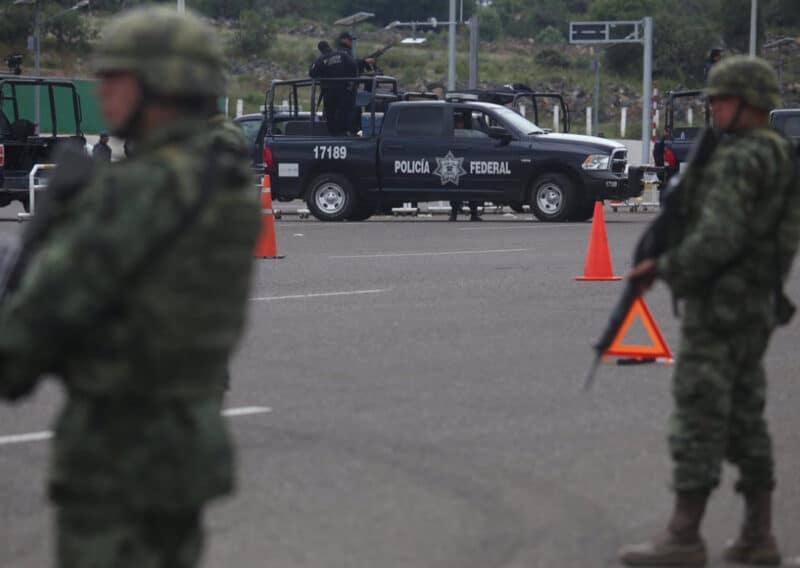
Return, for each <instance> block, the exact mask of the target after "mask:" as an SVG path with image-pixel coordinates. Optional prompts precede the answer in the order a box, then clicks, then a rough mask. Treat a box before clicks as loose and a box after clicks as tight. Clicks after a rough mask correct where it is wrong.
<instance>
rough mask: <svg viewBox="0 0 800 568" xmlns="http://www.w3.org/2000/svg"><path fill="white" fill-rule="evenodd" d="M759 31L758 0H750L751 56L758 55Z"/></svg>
mask: <svg viewBox="0 0 800 568" xmlns="http://www.w3.org/2000/svg"><path fill="white" fill-rule="evenodd" d="M757 32H758V0H750V57H755V55H756V42H757V39H758V38H757Z"/></svg>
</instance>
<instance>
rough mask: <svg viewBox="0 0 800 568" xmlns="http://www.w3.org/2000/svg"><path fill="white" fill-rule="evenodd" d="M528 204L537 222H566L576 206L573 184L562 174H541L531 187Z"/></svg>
mask: <svg viewBox="0 0 800 568" xmlns="http://www.w3.org/2000/svg"><path fill="white" fill-rule="evenodd" d="M529 203H530V206H531V211H532V212H533V214H534V216H535V217H536V218H537V219H539V221H566V220H567V219H569V218H570V215H571V214H572V210H573V209H574V208H575V206H576V205H577V195H576V191H575V184H574V183H573V182H572V180H570V179H569V178H568V177H567V176H565V175H564V174H559V173H550V174H543V175H541V176H539V177H538V178H536V180H535V181H534V182H533V184H532V186H531V195H530V202H529Z"/></svg>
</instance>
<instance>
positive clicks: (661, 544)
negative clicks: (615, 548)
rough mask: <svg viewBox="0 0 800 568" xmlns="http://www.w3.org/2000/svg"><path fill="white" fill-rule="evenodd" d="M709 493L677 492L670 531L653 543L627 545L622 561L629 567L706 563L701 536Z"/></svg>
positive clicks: (704, 546)
mask: <svg viewBox="0 0 800 568" xmlns="http://www.w3.org/2000/svg"><path fill="white" fill-rule="evenodd" d="M708 495H709V492H708V491H686V492H679V493H677V494H676V496H675V509H674V511H673V513H672V519H670V521H669V524H668V525H667V529H666V531H664V532H663V533H662V534H660V535H658V536H657V537H655V538H654V539H653V540H651V541H650V542H645V543H643V544H634V545H630V546H625V547H623V548H622V550H620V553H619V559H620V562H622V563H623V564H625V565H626V566H705V565H706V561H707V554H706V545H705V542H703V539H702V537H701V536H700V523H701V521H702V520H703V515H704V514H705V511H706V502H707V501H708Z"/></svg>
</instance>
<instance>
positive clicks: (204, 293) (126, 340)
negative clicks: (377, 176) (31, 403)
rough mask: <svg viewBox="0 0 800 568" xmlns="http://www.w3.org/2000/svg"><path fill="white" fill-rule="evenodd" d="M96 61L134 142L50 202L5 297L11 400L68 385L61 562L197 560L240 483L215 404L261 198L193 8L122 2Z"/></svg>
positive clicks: (55, 461)
mask: <svg viewBox="0 0 800 568" xmlns="http://www.w3.org/2000/svg"><path fill="white" fill-rule="evenodd" d="M94 66H95V70H96V73H97V75H98V78H99V96H100V100H101V103H102V109H103V112H104V114H105V117H106V121H107V123H108V124H109V126H110V127H111V128H110V129H111V132H112V133H113V134H114V135H116V136H121V137H124V138H129V139H131V140H132V141H133V142H134V144H135V148H136V151H135V154H134V156H133V157H131V158H129V159H127V160H124V161H121V162H117V163H114V164H103V165H100V166H97V167H96V169H95V170H94V172H93V173H91V174H90V175H87V176H84V177H83V179H81V180H80V183H79V184H78V186H79V187H78V188H77V191H76V192H75V195H74V196H73V197H72V198H71V199H69V200H63V201H61V202H58V203H52V202H51V203H50V213H49V215H50V218H51V219H52V220H53V224H52V226H50V227H49V228H48V230H47V231H46V236H45V238H44V239H43V240H42V242H41V243H39V245H38V248H37V249H36V251H35V254H33V256H32V257H31V259H30V262H29V264H28V267H27V270H26V271H25V273H24V275H23V276H22V278H21V280H20V282H19V286H18V287H17V288H16V290H15V291H14V292H13V293H12V294H11V295H10V296H9V297H8V298H7V300H6V301H5V303H4V304H3V305H2V307H1V308H0V395H2V396H3V397H5V398H9V399H16V398H18V397H20V396H23V395H26V394H28V393H29V392H30V391H32V390H33V389H34V387H35V386H36V384H37V382H38V380H39V378H40V377H41V376H42V374H43V373H50V372H54V373H56V374H57V376H59V377H60V378H61V380H62V381H63V384H64V387H65V390H66V396H67V401H66V406H65V408H64V409H63V410H62V412H61V413H60V415H59V417H58V420H57V424H56V427H55V439H54V453H53V458H52V464H51V474H50V485H49V494H50V497H51V499H52V500H53V501H54V503H55V506H56V510H57V513H56V526H57V532H58V534H57V554H58V562H59V564H58V565H59V566H61V567H62V568H84V567H87V568H88V567H92V568H126V567H131V568H134V567H135V568H167V567H169V568H182V567H190V566H195V565H197V563H198V559H199V557H200V555H201V549H202V544H203V529H202V518H201V516H202V509H203V506H204V504H205V503H206V502H208V501H209V500H210V499H213V498H215V497H219V496H222V495H226V494H229V493H230V492H231V491H232V489H233V483H234V481H233V452H232V447H231V442H230V440H229V436H228V433H227V431H226V427H225V424H224V423H223V417H222V416H221V414H220V411H221V404H222V398H223V391H224V383H225V376H226V365H227V361H228V358H229V356H230V353H231V350H232V349H233V347H234V346H235V344H236V343H237V341H238V339H239V337H240V334H241V332H242V328H243V324H244V318H245V305H246V302H247V297H248V288H249V282H250V274H251V268H252V254H253V246H254V242H255V239H256V236H257V232H258V228H259V208H258V194H257V192H254V191H253V189H252V187H251V186H252V183H251V177H250V171H249V166H248V161H247V149H246V147H245V144H244V141H243V140H242V138H241V134H240V133H239V131H238V129H236V128H235V126H233V125H231V124H230V123H229V122H228V121H227V119H225V118H223V117H222V116H220V115H219V114H218V111H217V110H216V108H217V107H216V105H217V99H218V97H219V96H220V95H221V94H222V93H223V91H224V86H225V80H224V72H223V61H222V52H221V49H220V46H219V44H218V41H217V39H216V38H215V35H214V32H213V30H211V29H210V28H209V27H208V26H207V25H206V24H204V23H203V22H202V21H201V20H200V19H199V18H197V17H195V16H191V15H186V16H180V15H177V14H176V13H175V11H174V9H167V8H143V9H138V10H134V11H131V12H129V13H127V14H124V15H122V16H120V17H119V18H117V19H116V20H115V21H114V22H112V23H111V24H110V25H109V27H108V29H107V30H106V32H105V34H104V35H103V38H102V40H101V41H100V43H99V45H98V47H97V55H96V57H95V59H94ZM69 171H70V170H69V168H68V167H67V166H61V168H60V169H59V170H58V173H57V174H56V175H55V176H54V178H55V179H53V181H52V184H51V189H54V188H55V187H58V185H59V183H63V180H60V179H59V177H60V176H61V177H64V176H66V177H69V175H68V173H69ZM54 209H56V210H55V211H54ZM37 217H39V211H37ZM30 244H31V243H28V245H30Z"/></svg>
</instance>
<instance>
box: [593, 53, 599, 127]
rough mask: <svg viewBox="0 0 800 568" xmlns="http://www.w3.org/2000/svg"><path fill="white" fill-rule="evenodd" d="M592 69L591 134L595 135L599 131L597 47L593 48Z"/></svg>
mask: <svg viewBox="0 0 800 568" xmlns="http://www.w3.org/2000/svg"><path fill="white" fill-rule="evenodd" d="M592 70H593V71H594V109H593V110H594V112H593V113H592V134H594V135H595V136H597V135H598V133H599V132H600V54H599V53H598V49H597V48H595V49H594V61H592Z"/></svg>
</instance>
